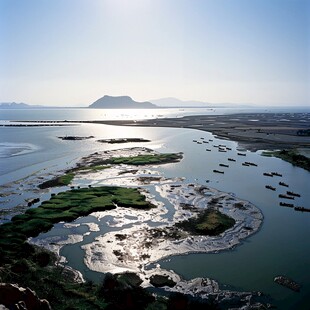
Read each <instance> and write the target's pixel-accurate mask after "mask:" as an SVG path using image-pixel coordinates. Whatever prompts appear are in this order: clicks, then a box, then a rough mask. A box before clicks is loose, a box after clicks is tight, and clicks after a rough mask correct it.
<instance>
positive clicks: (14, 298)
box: [0, 283, 51, 310]
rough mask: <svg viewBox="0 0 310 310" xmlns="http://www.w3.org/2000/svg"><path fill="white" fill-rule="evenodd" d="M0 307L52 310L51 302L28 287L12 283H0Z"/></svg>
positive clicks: (24, 309)
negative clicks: (40, 297)
mask: <svg viewBox="0 0 310 310" xmlns="http://www.w3.org/2000/svg"><path fill="white" fill-rule="evenodd" d="M0 305H4V306H5V307H7V308H9V309H16V310H51V306H50V304H49V302H48V301H47V300H45V299H42V300H41V299H39V298H38V296H37V294H36V293H35V292H34V291H32V290H31V289H29V288H28V287H27V288H23V287H19V286H18V285H16V284H10V283H0Z"/></svg>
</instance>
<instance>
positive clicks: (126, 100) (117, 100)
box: [89, 95, 157, 109]
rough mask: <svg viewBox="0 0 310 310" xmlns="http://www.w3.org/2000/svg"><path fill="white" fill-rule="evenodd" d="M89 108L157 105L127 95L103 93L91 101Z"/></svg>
mask: <svg viewBox="0 0 310 310" xmlns="http://www.w3.org/2000/svg"><path fill="white" fill-rule="evenodd" d="M89 108H93V109H152V108H157V106H156V105H155V104H153V103H151V102H148V101H146V102H137V101H134V100H132V98H130V97H129V96H118V97H112V96H107V95H105V96H104V97H102V98H100V99H98V100H97V101H95V102H94V103H92V104H91V105H90V106H89Z"/></svg>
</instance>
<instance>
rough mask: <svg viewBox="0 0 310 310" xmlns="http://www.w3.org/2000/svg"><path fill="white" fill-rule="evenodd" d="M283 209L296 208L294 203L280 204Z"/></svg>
mask: <svg viewBox="0 0 310 310" xmlns="http://www.w3.org/2000/svg"><path fill="white" fill-rule="evenodd" d="M280 206H281V207H289V208H294V205H293V204H292V203H286V202H282V201H281V202H280Z"/></svg>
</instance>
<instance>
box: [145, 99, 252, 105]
mask: <svg viewBox="0 0 310 310" xmlns="http://www.w3.org/2000/svg"><path fill="white" fill-rule="evenodd" d="M150 102H152V103H153V104H156V105H157V106H158V107H165V108H239V107H251V106H249V105H242V104H234V103H209V102H203V101H196V100H187V101H184V100H180V99H177V98H173V97H167V98H161V99H154V100H150Z"/></svg>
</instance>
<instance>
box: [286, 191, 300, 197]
mask: <svg viewBox="0 0 310 310" xmlns="http://www.w3.org/2000/svg"><path fill="white" fill-rule="evenodd" d="M286 193H287V194H288V195H290V196H294V197H300V195H299V194H297V193H294V192H290V191H287V192H286Z"/></svg>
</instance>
